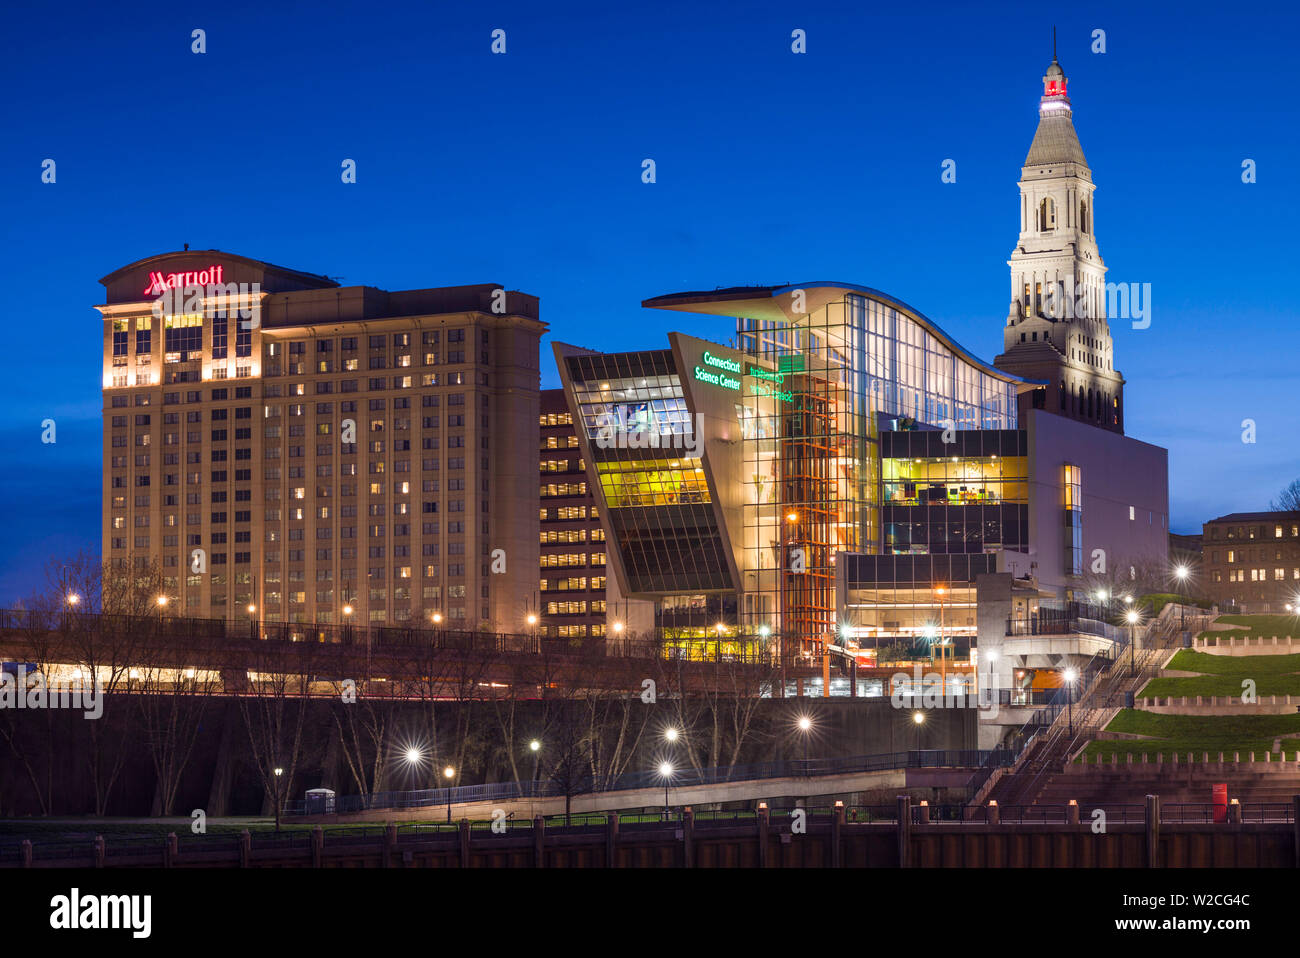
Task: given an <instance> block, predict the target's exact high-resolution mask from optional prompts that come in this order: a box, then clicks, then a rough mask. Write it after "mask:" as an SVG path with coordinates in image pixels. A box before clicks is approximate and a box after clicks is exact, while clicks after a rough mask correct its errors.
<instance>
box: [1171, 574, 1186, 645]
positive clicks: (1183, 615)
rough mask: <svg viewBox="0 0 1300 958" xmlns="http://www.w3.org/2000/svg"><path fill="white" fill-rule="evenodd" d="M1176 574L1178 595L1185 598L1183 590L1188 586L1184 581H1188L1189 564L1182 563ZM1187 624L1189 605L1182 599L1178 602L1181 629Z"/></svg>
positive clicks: (1179, 626)
mask: <svg viewBox="0 0 1300 958" xmlns="http://www.w3.org/2000/svg"><path fill="white" fill-rule="evenodd" d="M1174 575H1175V576H1176V577H1177V578H1178V588H1179V596H1178V598H1179V599H1180V600H1181V599H1183V598H1184V596H1183V595H1182V592H1181V590H1182V589H1184V588H1185V587H1186V586H1185V585H1184V583H1186V581H1187V575H1188V569H1187V566H1185V565H1180V566H1179V567H1178V568H1176V569H1175V570H1174ZM1186 625H1187V605H1186V603H1184V602H1182V601H1180V602H1179V603H1178V628H1179V631H1181V630H1182V629H1183V628H1185V627H1186Z"/></svg>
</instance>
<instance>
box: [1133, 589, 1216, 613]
mask: <svg viewBox="0 0 1300 958" xmlns="http://www.w3.org/2000/svg"><path fill="white" fill-rule="evenodd" d="M1138 601H1139V602H1140V603H1142V604H1144V605H1145V604H1147V603H1150V606H1151V614H1152V615H1159V614H1160V610H1161V609H1163V608H1164V607H1165V606H1166V605H1168V604H1169V603H1170V602H1178V603H1180V604H1181V605H1194V606H1196V607H1197V608H1201V609H1208V608H1209V607H1210V604H1211V603H1210V602H1209V600H1208V599H1193V598H1191V597H1190V596H1185V595H1178V594H1177V593H1174V592H1153V593H1151V594H1149V595H1144V596H1142V598H1140V599H1139V600H1138Z"/></svg>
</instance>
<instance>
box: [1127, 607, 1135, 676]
mask: <svg viewBox="0 0 1300 958" xmlns="http://www.w3.org/2000/svg"><path fill="white" fill-rule="evenodd" d="M1124 618H1125V619H1127V620H1128V674H1129V675H1137V622H1138V611H1137V609H1129V610H1128V612H1127V613H1126V614H1125V615H1124Z"/></svg>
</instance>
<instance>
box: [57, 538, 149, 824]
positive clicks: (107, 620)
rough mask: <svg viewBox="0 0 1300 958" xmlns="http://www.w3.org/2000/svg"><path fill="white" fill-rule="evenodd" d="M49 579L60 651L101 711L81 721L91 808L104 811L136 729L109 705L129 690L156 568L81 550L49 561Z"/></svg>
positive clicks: (129, 713)
mask: <svg viewBox="0 0 1300 958" xmlns="http://www.w3.org/2000/svg"><path fill="white" fill-rule="evenodd" d="M46 573H47V578H48V580H49V581H50V583H51V585H52V587H53V592H54V595H55V596H56V597H58V600H59V601H60V604H61V605H62V606H63V607H64V609H65V610H66V611H65V614H64V616H63V624H62V627H61V638H62V640H63V644H64V647H65V653H64V654H65V655H66V656H67V657H68V658H69V659H70V660H71V661H72V662H73V664H74V665H75V667H76V668H77V670H78V673H79V675H80V676H81V678H82V680H83V681H86V682H90V683H92V684H93V685H94V686H96V688H97V695H99V696H100V697H102V701H103V714H102V715H101V716H100V718H99V719H97V720H95V721H91V722H89V723H88V725H87V732H88V734H89V736H90V748H89V750H88V753H87V757H88V764H89V772H90V781H91V786H92V788H93V790H94V796H95V814H96V815H104V814H107V811H108V803H109V798H110V795H111V793H112V791H113V786H114V785H115V784H116V782H117V779H118V776H119V775H120V774H121V771H122V767H123V765H124V763H125V761H126V756H127V752H128V749H127V743H128V742H129V741H130V739H131V736H132V732H133V731H134V718H135V714H134V712H133V710H131V709H129V708H125V707H123V708H115V707H113V706H114V704H115V701H118V700H117V699H116V697H117V696H118V695H119V694H120V693H125V692H127V691H128V690H129V686H130V682H131V671H132V669H133V668H136V667H137V666H138V665H139V661H140V656H141V649H142V648H143V646H144V643H145V640H146V637H147V636H148V635H149V634H150V633H151V632H153V631H155V630H156V629H157V628H158V620H159V614H160V608H161V607H160V606H159V605H158V601H157V599H158V596H160V595H162V594H163V592H162V573H161V571H160V570H159V569H158V567H157V566H156V565H152V566H144V567H140V566H115V565H111V564H108V563H101V562H100V561H99V559H98V558H97V557H95V556H94V555H92V554H90V553H87V552H82V553H80V554H78V555H77V556H76V557H74V558H73V559H72V560H70V561H68V562H59V561H58V560H54V561H51V562H50V563H49V565H48V566H47V570H46Z"/></svg>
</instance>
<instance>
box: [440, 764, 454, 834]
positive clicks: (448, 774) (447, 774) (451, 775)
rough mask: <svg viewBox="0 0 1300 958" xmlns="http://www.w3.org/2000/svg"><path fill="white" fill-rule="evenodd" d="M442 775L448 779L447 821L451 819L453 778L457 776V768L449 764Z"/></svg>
mask: <svg viewBox="0 0 1300 958" xmlns="http://www.w3.org/2000/svg"><path fill="white" fill-rule="evenodd" d="M442 777H443V778H445V779H446V780H447V821H449V822H450V821H451V780H452V779H453V778H455V777H456V770H455V769H454V768H452V767H451V766H450V765H448V766H447V767H446V768H444V769H443V770H442Z"/></svg>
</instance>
